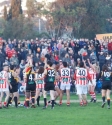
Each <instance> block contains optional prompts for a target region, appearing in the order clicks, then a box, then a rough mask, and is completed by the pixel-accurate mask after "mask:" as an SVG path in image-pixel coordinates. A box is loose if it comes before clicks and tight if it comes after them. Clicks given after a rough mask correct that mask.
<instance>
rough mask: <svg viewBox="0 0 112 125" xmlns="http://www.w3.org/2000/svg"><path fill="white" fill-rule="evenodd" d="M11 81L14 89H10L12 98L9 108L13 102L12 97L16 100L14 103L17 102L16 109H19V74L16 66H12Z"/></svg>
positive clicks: (10, 98)
mask: <svg viewBox="0 0 112 125" xmlns="http://www.w3.org/2000/svg"><path fill="white" fill-rule="evenodd" d="M9 81H10V84H11V86H12V88H10V87H9V91H10V97H9V100H8V103H7V107H8V105H9V103H10V102H11V100H12V97H13V98H14V102H15V107H16V108H17V107H18V81H19V80H18V74H17V73H16V68H15V66H14V65H11V66H10V71H9Z"/></svg>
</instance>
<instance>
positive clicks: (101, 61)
mask: <svg viewBox="0 0 112 125" xmlns="http://www.w3.org/2000/svg"><path fill="white" fill-rule="evenodd" d="M105 62H106V58H105V56H104V54H103V52H100V55H99V66H100V71H101V70H102V66H103V65H104V64H105Z"/></svg>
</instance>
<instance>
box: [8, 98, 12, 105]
mask: <svg viewBox="0 0 112 125" xmlns="http://www.w3.org/2000/svg"><path fill="white" fill-rule="evenodd" d="M11 100H12V97H9V100H8V103H7V107H8V106H9V104H10V102H11Z"/></svg>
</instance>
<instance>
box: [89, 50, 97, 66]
mask: <svg viewBox="0 0 112 125" xmlns="http://www.w3.org/2000/svg"><path fill="white" fill-rule="evenodd" d="M90 61H91V63H92V64H95V63H96V61H97V57H96V55H95V53H94V52H92V53H91V55H90Z"/></svg>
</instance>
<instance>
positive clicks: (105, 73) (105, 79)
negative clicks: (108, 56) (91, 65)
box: [100, 65, 112, 109]
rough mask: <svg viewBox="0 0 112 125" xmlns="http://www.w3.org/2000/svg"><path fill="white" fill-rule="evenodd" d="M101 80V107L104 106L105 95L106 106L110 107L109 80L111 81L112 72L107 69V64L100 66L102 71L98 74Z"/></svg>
mask: <svg viewBox="0 0 112 125" xmlns="http://www.w3.org/2000/svg"><path fill="white" fill-rule="evenodd" d="M100 78H101V80H102V101H103V103H102V108H103V107H104V106H105V97H107V104H108V106H107V108H108V109H110V92H111V82H112V72H111V71H109V69H108V66H107V65H104V66H103V67H102V72H101V74H100Z"/></svg>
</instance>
